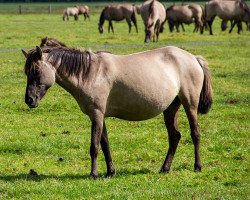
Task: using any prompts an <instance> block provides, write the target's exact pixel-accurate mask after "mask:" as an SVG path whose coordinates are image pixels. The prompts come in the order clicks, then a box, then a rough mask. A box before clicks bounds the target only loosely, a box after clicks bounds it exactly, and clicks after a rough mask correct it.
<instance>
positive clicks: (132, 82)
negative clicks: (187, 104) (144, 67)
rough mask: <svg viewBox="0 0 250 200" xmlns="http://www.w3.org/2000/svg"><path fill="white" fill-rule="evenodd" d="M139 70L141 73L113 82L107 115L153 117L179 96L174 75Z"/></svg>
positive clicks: (139, 117) (134, 119) (127, 117)
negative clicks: (144, 72) (148, 73)
mask: <svg viewBox="0 0 250 200" xmlns="http://www.w3.org/2000/svg"><path fill="white" fill-rule="evenodd" d="M138 74H140V75H141V76H140V77H139V76H136V75H135V76H134V77H133V78H131V79H129V81H128V82H126V81H124V82H117V83H116V84H115V85H114V87H113V89H112V90H111V93H110V96H109V98H108V104H107V110H106V116H112V117H117V118H121V119H125V120H131V121H141V120H146V119H150V118H153V117H155V116H157V115H159V114H160V113H162V112H163V111H164V110H165V109H166V108H167V107H168V106H169V105H170V104H171V102H172V101H173V100H174V99H175V97H176V96H177V94H178V91H179V89H178V88H179V86H178V83H177V82H176V81H175V80H172V79H173V77H170V76H168V75H167V74H165V73H162V74H161V75H159V74H158V75H156V76H155V77H154V76H152V75H151V76H143V75H142V74H143V73H142V72H141V73H139V72H138ZM164 75H165V77H164Z"/></svg>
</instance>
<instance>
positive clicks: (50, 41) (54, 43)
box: [40, 37, 66, 47]
mask: <svg viewBox="0 0 250 200" xmlns="http://www.w3.org/2000/svg"><path fill="white" fill-rule="evenodd" d="M46 46H50V47H60V46H61V47H66V44H64V43H63V42H60V41H58V40H57V39H54V38H48V37H44V38H42V39H41V44H40V47H46Z"/></svg>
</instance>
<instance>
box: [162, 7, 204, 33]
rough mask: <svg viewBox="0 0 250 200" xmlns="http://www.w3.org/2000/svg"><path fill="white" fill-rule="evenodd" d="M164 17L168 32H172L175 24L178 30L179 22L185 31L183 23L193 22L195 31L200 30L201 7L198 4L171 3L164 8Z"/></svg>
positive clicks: (201, 21) (201, 19) (201, 24)
mask: <svg viewBox="0 0 250 200" xmlns="http://www.w3.org/2000/svg"><path fill="white" fill-rule="evenodd" d="M166 19H167V20H168V24H169V30H170V32H173V30H174V26H176V29H177V32H179V24H181V26H182V29H183V31H185V29H184V27H183V23H184V24H191V23H193V22H194V23H195V28H194V32H195V31H197V30H198V29H200V30H201V28H202V26H203V9H202V7H201V6H200V5H198V4H190V5H180V6H179V5H173V6H170V7H169V8H167V9H166Z"/></svg>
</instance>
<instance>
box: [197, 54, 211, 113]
mask: <svg viewBox="0 0 250 200" xmlns="http://www.w3.org/2000/svg"><path fill="white" fill-rule="evenodd" d="M196 59H197V61H198V63H199V64H200V66H201V68H202V70H203V73H204V81H203V85H202V90H201V93H200V100H199V105H198V113H200V114H206V113H208V111H209V110H210V108H211V106H212V103H213V99H212V81H211V75H210V72H209V67H208V63H207V61H206V60H205V59H204V58H203V57H201V56H196Z"/></svg>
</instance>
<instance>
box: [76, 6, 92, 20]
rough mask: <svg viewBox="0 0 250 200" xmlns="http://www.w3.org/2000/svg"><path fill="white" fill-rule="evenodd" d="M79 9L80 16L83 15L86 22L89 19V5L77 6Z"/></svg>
mask: <svg viewBox="0 0 250 200" xmlns="http://www.w3.org/2000/svg"><path fill="white" fill-rule="evenodd" d="M76 7H77V8H78V11H79V13H78V15H83V16H84V20H86V19H87V18H88V19H89V7H88V6H87V5H84V6H76Z"/></svg>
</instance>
